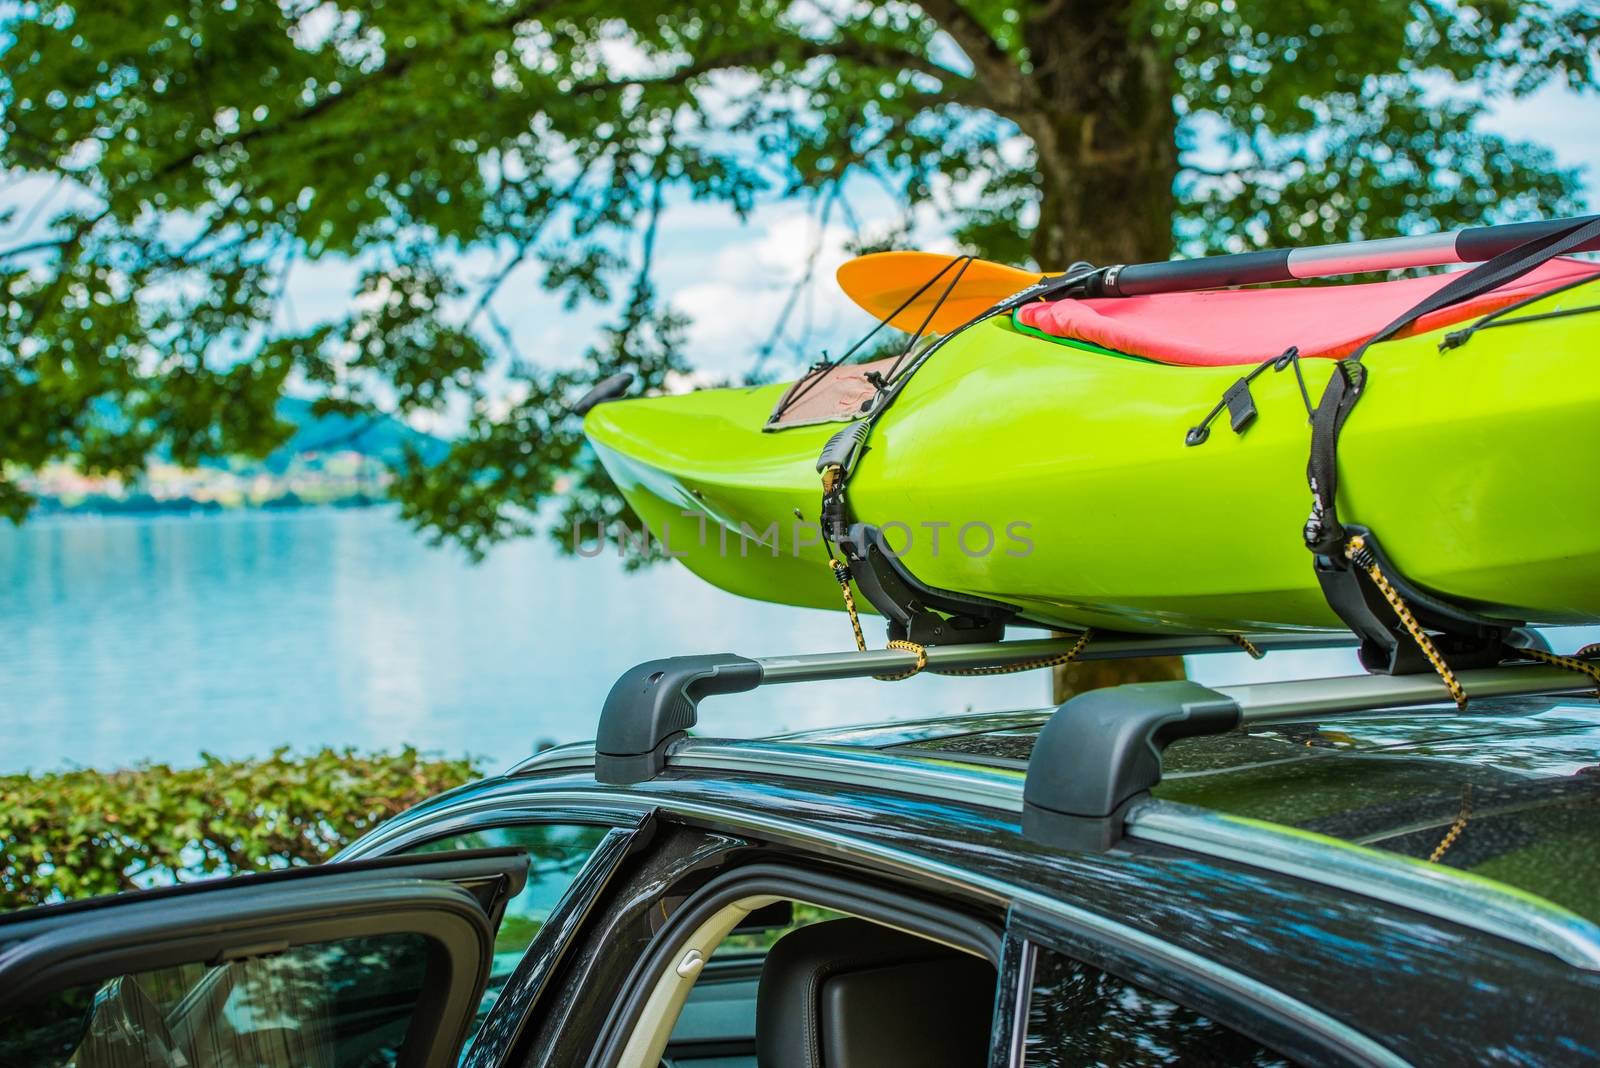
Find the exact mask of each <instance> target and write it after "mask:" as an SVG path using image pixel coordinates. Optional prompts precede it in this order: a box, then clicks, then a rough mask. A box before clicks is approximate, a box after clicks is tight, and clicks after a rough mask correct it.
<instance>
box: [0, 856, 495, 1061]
mask: <svg viewBox="0 0 1600 1068" xmlns="http://www.w3.org/2000/svg"><path fill="white" fill-rule="evenodd" d="M404 859H405V860H407V861H410V862H409V863H396V862H394V861H392V860H384V861H379V862H356V863H353V864H333V863H330V864H325V865H317V866H314V867H304V868H295V869H285V870H282V871H277V872H271V873H264V874H260V875H244V876H236V877H232V878H223V879H215V880H201V881H197V882H194V883H189V884H184V885H183V886H181V887H160V888H156V889H152V890H146V891H133V892H129V893H123V894H114V895H105V896H102V897H99V898H90V899H83V900H80V901H75V902H68V903H64V904H62V905H58V906H42V907H39V908H36V909H30V910H26V911H25V912H22V913H14V914H12V915H10V916H8V917H6V918H5V922H4V923H3V924H0V979H3V980H4V981H3V982H0V1013H9V1012H13V1011H16V1010H18V1009H25V1008H26V1007H27V1006H29V1005H32V1004H35V1003H37V1002H38V1000H39V999H40V998H42V997H48V996H49V995H51V994H54V993H57V992H59V991H63V990H69V989H72V988H74V987H79V986H87V985H89V984H95V983H97V984H100V985H102V986H103V985H104V984H105V983H107V982H110V981H111V980H113V979H115V978H118V977H121V976H127V975H133V974H138V973H140V972H145V971H149V970H151V969H153V968H156V969H159V968H163V967H167V966H170V965H178V964H189V963H209V964H212V965H218V964H228V963H232V962H234V961H243V960H248V959H253V958H257V957H264V956H271V955H274V954H277V953H281V952H283V951H285V950H287V949H291V948H294V947H298V946H307V945H317V944H322V943H329V942H340V941H345V940H348V939H351V938H357V937H365V936H382V935H389V934H415V935H421V936H422V937H424V938H426V939H428V940H429V943H430V953H429V956H430V960H431V961H432V963H431V964H430V969H437V971H434V970H430V972H429V973H428V976H427V979H428V980H429V981H428V982H426V983H425V984H424V987H423V989H421V990H420V991H419V992H418V996H417V1000H416V1003H415V1005H414V1006H413V1008H412V1010H411V1012H412V1015H411V1016H410V1017H409V1023H408V1025H407V1028H406V1034H405V1038H404V1040H403V1042H402V1044H401V1046H400V1058H399V1063H400V1064H401V1065H405V1066H443V1065H448V1064H451V1063H453V1062H454V1061H455V1060H456V1058H458V1057H459V1055H460V1050H461V1046H462V1043H463V1042H464V1040H465V1038H466V1029H467V1026H468V1024H469V1022H470V1020H471V1018H472V1012H473V1008H474V1006H475V1005H476V1003H477V1000H478V998H479V996H480V992H481V988H482V986H483V983H484V980H485V978H486V976H487V971H488V961H489V954H490V952H491V951H492V947H493V944H494V934H495V930H496V928H497V927H498V925H499V922H500V918H501V917H502V916H503V915H504V906H505V902H506V901H507V900H508V899H509V898H510V897H511V896H513V895H514V894H516V893H517V892H519V891H520V890H521V888H522V874H523V869H524V868H525V866H526V857H525V854H523V853H522V852H521V851H518V850H478V851H474V852H473V853H472V854H470V855H464V854H454V855H452V854H443V855H440V856H439V857H435V858H404ZM352 900H358V901H359V905H358V906H357V907H355V908H352V907H351V906H352ZM211 974H215V973H207V975H205V976H202V977H201V979H200V980H199V982H200V983H202V984H203V983H205V982H207V979H208V978H209V975H211ZM463 979H465V980H468V981H466V982H462V980H463ZM441 987H442V988H441ZM189 996H190V994H189V993H186V994H185V999H187V998H188V997H189Z"/></svg>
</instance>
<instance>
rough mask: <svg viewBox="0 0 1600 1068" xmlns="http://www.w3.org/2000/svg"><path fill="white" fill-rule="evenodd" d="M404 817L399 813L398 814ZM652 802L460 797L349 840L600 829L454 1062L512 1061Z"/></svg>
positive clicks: (373, 848)
mask: <svg viewBox="0 0 1600 1068" xmlns="http://www.w3.org/2000/svg"><path fill="white" fill-rule="evenodd" d="M402 818H403V817H402ZM654 823H655V809H654V808H653V807H651V806H648V805H640V804H638V803H636V802H635V803H619V804H616V805H606V804H595V803H589V802H587V801H584V802H574V801H573V800H571V799H570V798H568V797H552V798H551V799H549V801H548V802H546V801H545V800H544V799H543V798H541V797H540V796H539V795H538V794H521V795H518V796H516V797H514V798H505V797H499V796H492V795H491V796H488V797H464V798H461V799H460V801H459V803H458V806H448V807H442V808H439V809H437V810H434V811H430V812H427V813H423V814H421V815H420V816H419V817H417V818H415V819H413V820H412V821H410V822H407V823H405V824H403V825H401V826H399V827H397V828H380V829H379V830H378V831H376V832H374V833H373V834H371V835H369V836H367V837H366V838H363V839H361V840H359V841H357V842H355V843H353V844H352V845H351V846H350V847H349V848H347V849H346V850H345V851H344V852H343V853H341V854H340V855H341V856H352V857H384V858H394V857H401V856H450V855H452V853H453V851H450V850H446V851H441V852H438V853H412V852H410V851H411V850H415V849H418V848H420V847H422V846H426V845H429V844H431V843H434V842H438V841H440V840H442V839H446V838H453V837H457V836H461V835H467V834H476V833H482V832H484V831H489V830H496V829H501V828H509V827H528V826H549V825H552V824H554V825H560V826H569V827H570V826H582V827H598V828H602V829H603V830H605V832H606V833H605V835H604V836H603V837H602V838H601V840H600V842H599V843H598V844H597V845H596V846H595V848H594V850H593V851H592V852H591V853H590V854H589V857H588V859H587V860H586V861H585V862H584V864H583V866H582V867H581V868H579V870H578V873H577V874H576V875H575V876H574V877H573V880H572V883H571V885H569V886H568V888H567V891H566V893H565V894H563V895H562V898H561V901H560V903H559V904H558V905H557V906H556V909H555V910H554V911H552V912H551V914H550V917H549V918H548V919H547V920H546V921H545V923H544V926H543V927H541V928H540V930H539V933H538V934H537V935H535V936H534V939H533V941H532V942H530V943H529V944H528V947H527V948H526V949H525V950H524V951H523V954H522V957H521V959H520V960H519V961H518V962H517V966H516V968H514V969H513V970H512V972H511V974H510V975H509V976H507V977H506V982H505V984H504V985H503V986H502V987H501V990H500V994H499V996H498V997H496V998H495V1002H494V1004H493V1005H492V1006H490V1009H489V1013H488V1015H487V1016H485V1017H484V1021H483V1025H482V1026H481V1027H480V1028H479V1029H478V1031H477V1032H476V1034H475V1035H468V1036H466V1038H465V1039H464V1040H463V1041H464V1042H465V1041H467V1040H470V1044H469V1045H466V1047H465V1056H464V1058H463V1059H462V1061H461V1066H460V1068H496V1066H499V1065H502V1064H506V1063H508V1062H509V1061H511V1060H513V1059H514V1058H515V1056H516V1054H517V1053H518V1051H519V1049H520V1047H521V1046H522V1045H523V1044H524V1042H525V1041H526V1040H527V1037H528V1025H529V1022H530V1020H531V1019H532V1017H533V1016H534V1014H535V1013H536V1012H538V1010H539V1007H540V1005H541V1003H542V1002H543V1000H544V997H545V994H546V993H547V990H548V987H549V984H550V980H551V978H552V976H553V975H554V974H555V973H556V971H557V970H558V969H559V968H560V966H561V963H562V962H563V961H564V960H565V959H566V957H567V955H568V954H569V953H570V951H571V949H572V947H573V945H574V943H575V942H576V941H577V939H578V938H579V937H580V935H581V932H582V930H583V928H584V924H585V922H586V921H587V919H588V918H589V915H590V913H591V912H592V910H593V909H594V907H595V905H596V903H597V902H598V901H599V900H600V898H601V896H602V895H603V894H604V892H605V889H606V888H607V886H609V885H610V884H611V882H612V880H613V878H614V877H615V876H616V874H617V873H618V871H620V870H621V869H622V867H623V865H624V863H625V862H626V861H627V860H628V859H630V858H631V857H634V856H636V855H637V854H638V853H639V852H640V851H641V850H642V849H644V848H646V847H647V846H648V845H649V843H650V842H651V841H652V839H653V838H654V834H655V829H654Z"/></svg>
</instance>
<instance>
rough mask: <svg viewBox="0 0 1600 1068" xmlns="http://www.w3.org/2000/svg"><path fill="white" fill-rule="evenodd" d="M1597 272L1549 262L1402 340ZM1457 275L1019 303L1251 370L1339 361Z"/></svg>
mask: <svg viewBox="0 0 1600 1068" xmlns="http://www.w3.org/2000/svg"><path fill="white" fill-rule="evenodd" d="M1595 276H1600V264H1597V263H1587V262H1585V261H1583V260H1575V259H1565V258H1563V259H1555V260H1551V261H1550V262H1549V263H1546V264H1544V265H1543V266H1541V267H1539V268H1538V269H1537V270H1534V271H1530V272H1529V273H1527V274H1525V275H1523V276H1522V277H1521V278H1519V279H1517V280H1516V281H1514V282H1511V283H1509V284H1507V285H1504V286H1501V287H1500V288H1499V289H1496V290H1493V291H1491V292H1489V293H1485V294H1484V295H1483V296H1481V297H1478V298H1477V299H1476V300H1469V301H1465V302H1463V303H1461V304H1457V305H1454V306H1452V307H1449V308H1445V309H1443V310H1441V311H1437V312H1434V313H1433V314H1431V315H1425V316H1423V317H1422V318H1421V319H1419V320H1418V321H1417V322H1415V323H1413V324H1412V325H1411V326H1410V327H1409V328H1408V329H1406V330H1405V331H1403V332H1402V333H1401V334H1400V335H1399V336H1401V337H1405V336H1406V335H1408V334H1420V333H1425V332H1427V331H1429V330H1437V329H1438V328H1440V327H1443V326H1451V325H1453V324H1455V323H1460V322H1465V321H1467V320H1469V319H1475V318H1477V317H1478V316H1480V315H1487V314H1488V313H1489V312H1492V311H1497V310H1499V309H1500V308H1504V307H1505V306H1507V305H1508V304H1515V303H1516V302H1518V301H1520V300H1526V299H1527V298H1529V297H1533V296H1537V295H1539V294H1540V293H1545V292H1548V291H1550V290H1552V289H1556V288H1558V287H1560V286H1563V285H1566V284H1568V283H1572V282H1577V281H1580V280H1581V279H1583V278H1585V277H1595ZM1453 277H1456V276H1455V275H1454V274H1435V275H1427V276H1425V277H1422V278H1402V279H1400V280H1398V281H1394V282H1369V283H1365V284H1361V285H1348V286H1326V285H1325V286H1301V287H1298V288H1295V289H1216V290H1207V291H1205V292H1200V293H1156V294H1152V295H1150V296H1145V297H1106V298H1099V299H1095V300H1054V301H1041V302H1039V303H1037V304H1025V305H1023V306H1022V307H1021V308H1020V309H1018V311H1017V319H1018V321H1020V322H1021V323H1022V325H1024V326H1029V327H1032V328H1034V329H1035V330H1039V331H1042V332H1044V333H1046V334H1049V335H1051V336H1052V337H1061V338H1071V339H1074V340H1077V341H1088V342H1092V343H1093V344H1096V345H1100V346H1103V347H1104V348H1108V349H1115V350H1116V351H1118V352H1123V353H1127V354H1128V355H1130V356H1142V357H1144V358H1145V359H1147V360H1155V361H1156V362H1158V363H1168V364H1177V365H1181V366H1186V367H1225V366H1228V365H1231V364H1255V363H1260V362H1261V361H1263V360H1266V359H1270V358H1271V357H1274V356H1277V355H1279V354H1280V353H1282V352H1283V351H1284V350H1285V349H1287V348H1288V347H1289V346H1290V345H1294V346H1295V347H1297V348H1298V349H1299V350H1300V355H1301V356H1322V357H1326V358H1328V359H1342V358H1343V357H1345V356H1348V355H1350V354H1351V353H1352V352H1354V351H1355V350H1356V349H1358V348H1360V347H1361V345H1362V344H1363V343H1364V342H1365V341H1366V340H1367V339H1368V338H1370V337H1371V336H1372V335H1373V334H1376V333H1377V332H1378V331H1379V330H1382V329H1383V328H1384V327H1385V326H1388V325H1389V324H1390V323H1391V322H1393V321H1394V320H1395V319H1397V318H1399V317H1400V316H1401V315H1402V314H1404V312H1405V311H1406V309H1408V308H1411V307H1413V306H1414V305H1416V304H1418V303H1420V302H1421V301H1422V300H1423V299H1424V298H1426V297H1427V296H1428V295H1429V294H1431V293H1433V292H1434V291H1435V290H1437V289H1439V288H1440V287H1442V286H1444V285H1445V284H1446V283H1448V282H1449V281H1450V280H1451V279H1452V278H1453Z"/></svg>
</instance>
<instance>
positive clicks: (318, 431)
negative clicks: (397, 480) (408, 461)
mask: <svg viewBox="0 0 1600 1068" xmlns="http://www.w3.org/2000/svg"><path fill="white" fill-rule="evenodd" d="M278 418H280V419H282V420H283V421H284V422H286V423H293V424H294V426H295V432H294V434H293V436H292V437H290V438H289V440H288V441H286V442H284V443H283V444H282V445H280V446H279V447H278V448H277V449H275V450H274V451H273V452H272V453H270V454H269V455H268V456H267V458H266V460H265V461H264V463H265V466H266V468H267V470H269V471H271V472H272V473H273V474H280V475H281V474H282V473H283V472H284V471H285V470H287V469H288V467H289V462H290V461H291V460H293V459H294V457H296V456H298V455H301V454H303V453H308V452H358V453H361V454H362V455H363V456H370V457H373V458H374V459H377V460H382V461H384V462H385V463H388V464H398V463H399V462H400V461H401V460H402V459H403V458H404V456H405V450H406V446H408V445H409V446H410V447H411V448H412V449H413V450H415V451H416V452H417V453H418V454H420V455H421V456H422V458H423V459H424V460H425V461H426V462H428V463H430V464H431V463H437V462H438V461H439V460H441V459H442V458H443V457H444V454H445V453H446V452H448V451H449V450H450V443H449V442H447V441H445V440H443V439H442V438H436V437H434V436H433V435H432V434H424V433H422V432H421V431H420V430H413V429H411V428H410V427H408V426H406V425H405V424H404V423H402V422H400V421H398V420H396V419H389V418H387V417H384V418H380V419H378V420H376V421H373V420H370V419H365V418H361V419H352V418H350V417H348V416H344V415H325V416H321V417H320V418H319V417H317V416H314V415H312V414H311V401H309V400H305V399H303V398H300V397H284V398H283V399H282V400H280V401H278Z"/></svg>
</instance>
